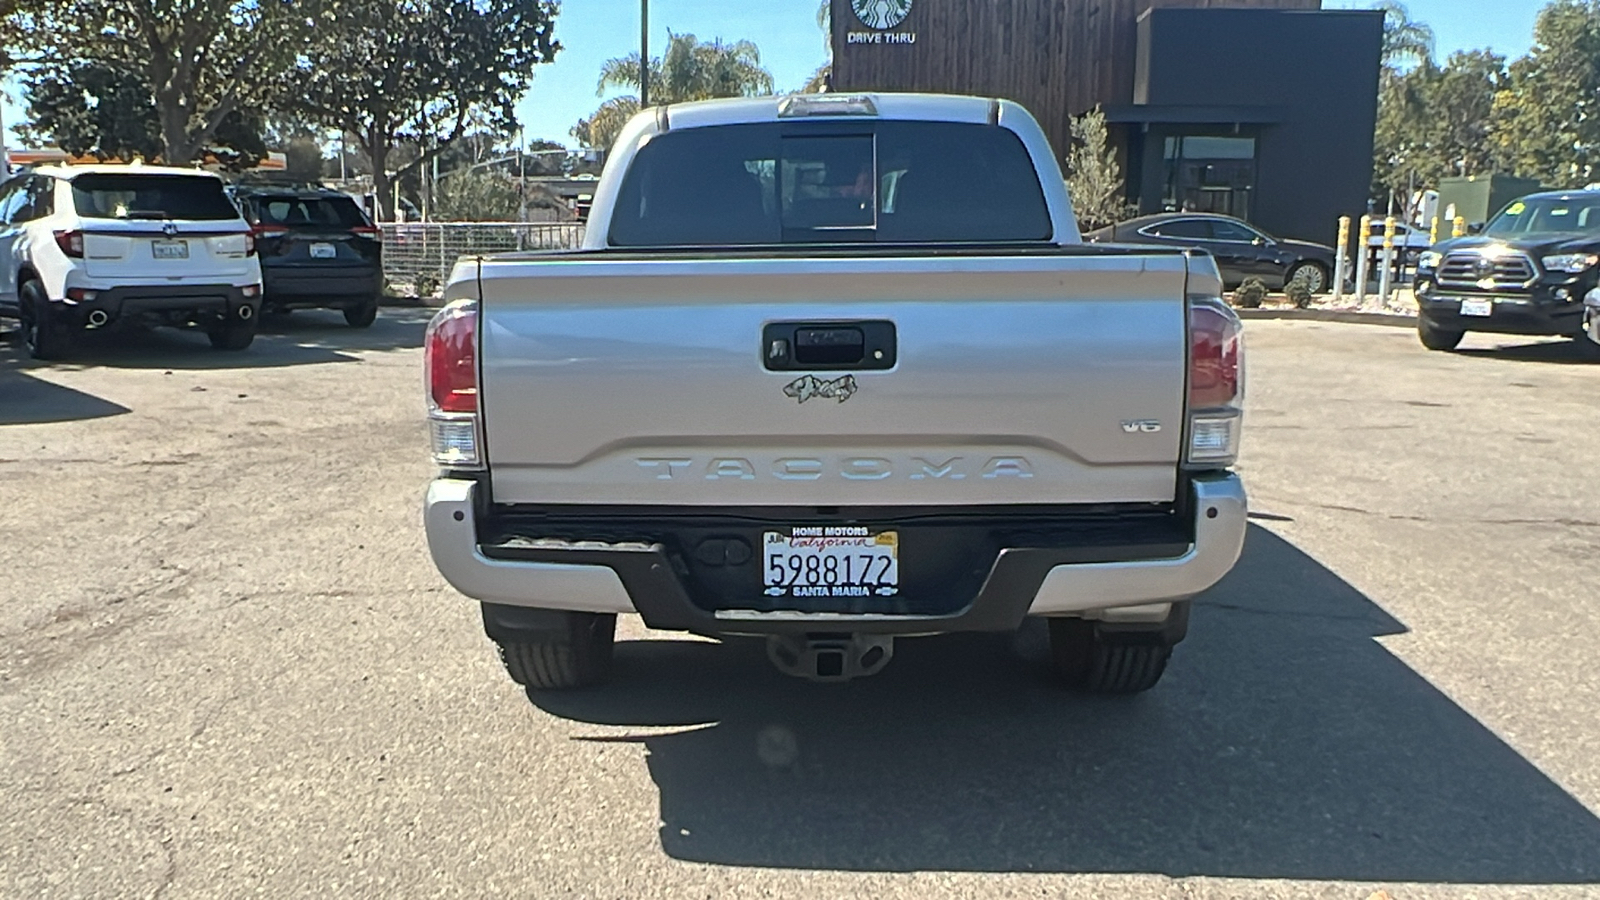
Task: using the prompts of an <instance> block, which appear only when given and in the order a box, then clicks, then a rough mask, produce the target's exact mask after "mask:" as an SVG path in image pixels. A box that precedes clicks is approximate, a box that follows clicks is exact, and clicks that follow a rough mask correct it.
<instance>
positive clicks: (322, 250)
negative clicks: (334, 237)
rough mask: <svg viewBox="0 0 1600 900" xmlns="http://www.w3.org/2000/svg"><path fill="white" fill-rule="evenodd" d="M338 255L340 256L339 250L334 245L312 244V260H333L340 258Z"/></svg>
mask: <svg viewBox="0 0 1600 900" xmlns="http://www.w3.org/2000/svg"><path fill="white" fill-rule="evenodd" d="M338 255H339V248H337V247H335V246H333V245H332V244H312V245H311V258H312V259H333V258H334V257H335V256H338Z"/></svg>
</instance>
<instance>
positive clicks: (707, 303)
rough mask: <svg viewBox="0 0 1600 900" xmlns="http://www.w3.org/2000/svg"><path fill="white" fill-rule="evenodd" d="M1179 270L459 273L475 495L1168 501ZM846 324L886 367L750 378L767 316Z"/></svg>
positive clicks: (799, 265)
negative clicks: (891, 334)
mask: <svg viewBox="0 0 1600 900" xmlns="http://www.w3.org/2000/svg"><path fill="white" fill-rule="evenodd" d="M1187 262H1188V261H1187V259H1186V258H1185V257H1184V256H1182V255H1180V254H1163V253H1159V252H1157V253H1150V254H1126V255H1079V254H1073V253H1060V254H1052V253H1037V254H1022V255H1006V254H1003V253H995V254H993V255H980V256H958V255H951V256H937V255H934V256H916V255H903V256H889V257H883V256H870V255H864V256H838V257H815V258H803V257H799V258H797V257H779V258H723V259H713V258H672V257H670V256H667V257H663V258H654V259H644V258H639V257H637V256H635V257H632V258H628V257H623V258H620V259H619V258H608V257H607V256H606V255H605V254H595V255H592V256H587V257H585V256H583V255H576V256H563V257H551V258H547V259H534V258H526V257H524V258H503V259H486V260H483V261H481V262H475V261H464V262H463V263H462V266H463V267H464V268H465V267H468V266H476V267H479V271H478V272H476V273H471V274H477V275H478V281H479V284H478V291H479V292H480V293H479V297H480V301H481V313H480V316H481V320H482V324H481V329H482V331H481V354H480V359H481V385H480V391H481V395H480V404H481V406H480V408H481V410H482V413H483V417H484V422H485V425H484V427H485V435H484V438H485V444H486V451H487V458H488V464H489V472H490V479H491V490H492V495H493V499H494V502H495V503H501V504H561V503H584V504H618V505H634V504H650V505H655V504H667V505H686V506H687V505H693V506H722V507H749V506H812V507H814V506H819V505H850V506H860V505H893V506H917V505H990V504H1019V503H1032V504H1088V503H1122V502H1169V501H1172V500H1173V499H1174V495H1175V490H1176V482H1177V478H1176V475H1177V468H1178V460H1179V450H1180V442H1181V439H1182V437H1183V412H1184V399H1185V384H1186V382H1185V378H1186V374H1185V373H1186V359H1187V354H1186V342H1187V326H1186V321H1187V313H1186V306H1185V289H1186V284H1187ZM465 276H469V273H468V272H466V271H462V272H460V273H458V278H460V277H465ZM468 289H469V290H470V286H468ZM865 320H886V321H889V322H892V323H894V327H895V333H896V351H897V354H898V358H897V359H896V361H895V364H894V365H893V366H892V367H891V368H888V369H885V370H880V371H867V370H852V371H849V372H844V371H824V372H816V373H814V379H813V380H810V381H807V380H805V376H806V375H807V374H808V373H807V372H806V371H803V370H802V371H770V370H769V369H768V368H767V366H766V364H765V361H764V356H763V353H764V348H763V328H764V326H766V325H768V324H769V323H773V322H818V323H841V322H843V323H848V322H857V321H865ZM846 375H848V376H849V377H850V378H851V379H853V381H852V382H851V383H849V384H848V385H846V384H844V383H842V382H840V381H839V379H841V378H842V377H844V376H846ZM797 380H798V381H799V382H800V383H799V384H797ZM786 388H788V390H787V391H786ZM802 400H803V401H804V402H802Z"/></svg>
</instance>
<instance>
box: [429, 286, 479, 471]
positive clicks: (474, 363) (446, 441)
mask: <svg viewBox="0 0 1600 900" xmlns="http://www.w3.org/2000/svg"><path fill="white" fill-rule="evenodd" d="M422 352H423V371H424V372H425V373H426V378H427V387H428V427H429V431H430V433H431V434H432V438H433V459H434V462H436V463H438V464H439V465H440V466H442V467H444V468H449V469H476V468H480V467H482V465H483V457H482V453H481V451H480V448H481V447H482V443H483V442H482V440H481V439H480V438H481V429H480V425H479V419H478V304H477V302H476V301H473V300H455V301H452V302H451V303H449V304H447V305H446V306H445V307H444V308H443V309H441V310H439V312H438V313H437V314H436V315H435V316H434V317H433V321H431V322H429V323H428V331H427V335H426V337H424V338H423V351H422Z"/></svg>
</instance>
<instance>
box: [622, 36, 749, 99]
mask: <svg viewBox="0 0 1600 900" xmlns="http://www.w3.org/2000/svg"><path fill="white" fill-rule="evenodd" d="M613 87H619V88H630V87H631V88H637V87H639V54H637V53H632V54H629V55H628V56H624V57H621V58H618V59H608V60H606V61H605V62H604V63H603V64H601V66H600V85H599V88H598V90H597V91H596V93H601V94H603V93H605V91H606V90H607V89H608V88H613ZM650 88H651V90H652V91H653V92H654V93H655V96H656V97H659V98H660V103H662V104H668V103H687V102H689V101H691V100H710V99H712V98H714V97H752V96H757V95H760V94H770V93H772V88H773V81H772V73H771V72H769V71H767V70H766V69H764V68H762V67H761V50H760V49H759V48H757V47H756V45H755V44H753V43H751V42H750V41H736V42H734V43H731V44H727V43H723V42H722V41H721V40H720V39H718V40H713V41H710V42H701V41H700V40H698V39H697V38H696V37H695V36H694V35H692V34H673V33H672V32H670V31H669V32H667V50H666V52H665V53H664V54H662V55H661V56H660V57H657V58H655V59H652V60H650Z"/></svg>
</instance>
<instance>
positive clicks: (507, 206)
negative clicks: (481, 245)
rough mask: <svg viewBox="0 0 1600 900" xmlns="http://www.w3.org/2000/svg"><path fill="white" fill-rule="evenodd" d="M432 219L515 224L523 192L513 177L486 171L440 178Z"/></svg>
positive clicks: (435, 194) (435, 193) (434, 199)
mask: <svg viewBox="0 0 1600 900" xmlns="http://www.w3.org/2000/svg"><path fill="white" fill-rule="evenodd" d="M433 202H434V207H433V210H432V211H431V212H432V216H433V218H435V219H438V220H440V221H444V222H514V221H516V220H517V218H518V214H519V212H520V211H521V208H522V192H521V190H520V189H519V188H518V187H517V182H516V180H515V179H513V178H508V177H506V176H505V175H503V174H501V173H499V172H485V171H482V170H475V171H468V172H460V173H452V174H451V175H450V176H449V177H444V178H440V179H439V186H438V188H437V189H436V191H435V192H434V198H433Z"/></svg>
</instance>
